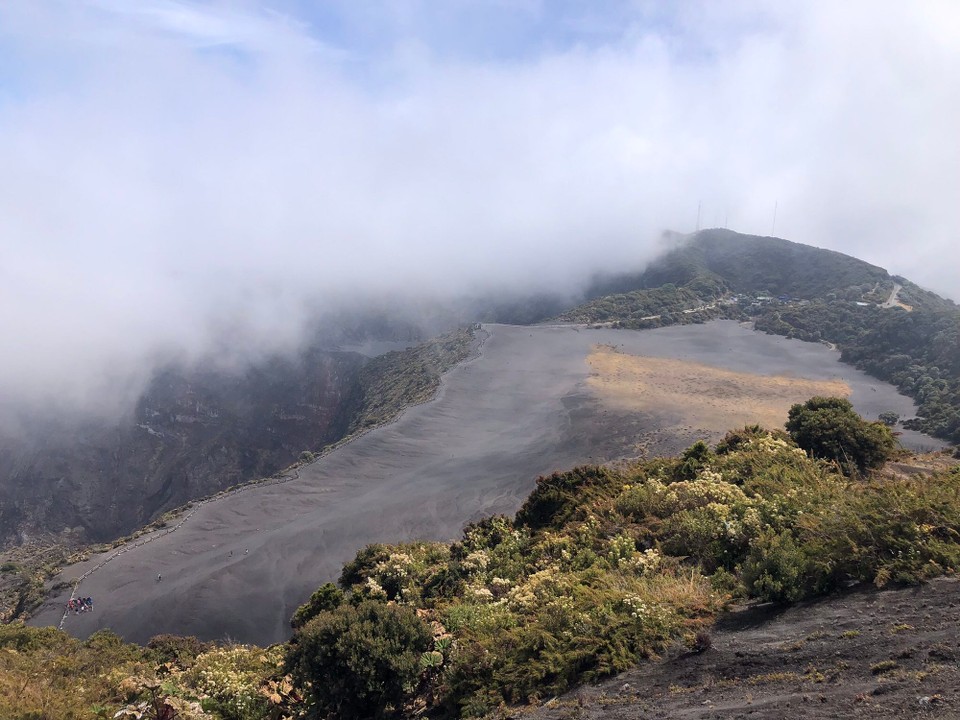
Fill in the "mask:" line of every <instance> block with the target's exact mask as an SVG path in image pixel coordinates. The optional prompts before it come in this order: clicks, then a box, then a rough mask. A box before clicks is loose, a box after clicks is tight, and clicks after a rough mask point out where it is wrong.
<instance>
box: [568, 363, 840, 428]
mask: <svg viewBox="0 0 960 720" xmlns="http://www.w3.org/2000/svg"><path fill="white" fill-rule="evenodd" d="M587 362H588V364H589V365H590V369H591V372H592V374H591V377H590V379H589V380H588V383H589V386H590V388H591V389H592V390H593V392H594V393H596V394H597V395H598V396H599V397H600V398H601V399H602V400H603V402H604V404H606V405H609V406H610V407H614V408H617V409H620V410H626V411H630V412H634V411H646V412H654V411H655V412H657V413H658V414H659V415H661V416H662V415H667V416H674V417H676V418H678V421H677V424H678V425H690V424H697V423H699V424H700V426H702V427H727V428H729V427H738V426H743V425H748V424H753V423H759V424H760V425H763V426H765V427H778V426H780V425H783V423H784V421H785V420H786V419H787V411H788V410H789V409H790V406H791V405H793V404H795V403H798V402H802V401H803V400H806V399H807V398H809V397H811V396H814V395H823V396H836V397H846V396H848V395H849V394H850V387H849V386H848V385H847V384H846V383H844V382H842V381H840V380H808V379H805V378H797V377H788V376H785V375H758V374H754V373H748V372H734V371H732V370H725V369H722V368H717V367H711V366H710V365H704V364H702V363H697V362H691V361H685V360H675V359H670V358H655V357H642V356H637V355H628V354H625V353H622V352H618V351H617V350H616V348H612V347H610V346H608V345H598V346H597V347H595V348H594V350H593V352H592V353H591V354H590V356H589V357H588V358H587Z"/></svg>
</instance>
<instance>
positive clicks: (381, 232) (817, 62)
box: [0, 0, 960, 420]
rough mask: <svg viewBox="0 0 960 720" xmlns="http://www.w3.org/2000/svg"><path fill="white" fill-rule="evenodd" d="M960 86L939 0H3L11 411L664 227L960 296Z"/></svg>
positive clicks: (217, 357) (606, 265)
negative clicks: (767, 244)
mask: <svg viewBox="0 0 960 720" xmlns="http://www.w3.org/2000/svg"><path fill="white" fill-rule="evenodd" d="M957 88H960V22H958V13H957V11H956V7H955V5H954V3H951V2H947V1H943V2H936V1H934V0H931V1H930V2H922V3H892V2H882V3H879V4H878V3H876V2H866V1H865V0H864V1H852V2H843V3H833V2H804V3H765V2H754V1H753V0H732V1H731V2H721V3H716V2H707V1H705V0H704V1H702V2H701V1H694V2H685V3H653V4H651V3H635V2H632V1H631V0H614V1H613V2H605V3H599V4H589V3H586V4H585V3H571V2H566V1H564V2H556V3H554V2H516V3H475V2H458V3H422V2H416V1H414V0H409V1H407V0H400V1H399V2H390V3H383V4H382V5H376V4H374V5H371V4H369V3H354V2H347V1H346V0H344V1H340V0H337V1H336V2H330V3H319V4H317V3H301V2H294V1H293V0H264V2H257V3H249V2H238V3H230V2H203V1H201V0H143V1H141V2H136V3H125V2H119V1H117V0H36V1H33V2H14V3H3V4H2V5H0V158H2V163H0V335H2V337H3V338H4V343H5V344H4V352H3V353H2V354H0V406H2V408H3V411H4V413H5V414H6V415H10V414H11V413H16V412H21V411H32V410H36V409H37V408H41V409H43V410H44V411H45V412H54V413H58V414H69V413H73V412H83V413H94V414H98V415H110V414H112V413H116V412H119V411H121V410H122V409H123V408H125V407H128V406H129V403H130V401H131V398H133V397H136V395H137V394H138V392H139V390H140V388H142V387H143V385H144V383H145V382H147V380H148V379H149V377H150V375H151V374H152V372H153V371H154V369H155V368H157V367H158V366H161V365H164V364H166V363H181V364H187V365H189V364H195V363H205V364H210V363H212V364H216V365H218V366H223V367H227V368H230V367H235V366H237V365H243V364H246V363H249V362H255V361H256V360H258V359H259V358H262V357H264V356H266V355H269V354H270V353H273V352H293V351H295V350H296V349H297V348H299V347H301V346H302V345H303V344H304V342H305V341H306V340H307V339H309V338H312V335H311V329H312V328H314V327H315V324H316V318H317V317H318V315H324V314H326V313H330V312H334V313H336V312H339V311H341V310H342V309H344V308H352V307H355V306H356V305H357V304H366V303H368V302H369V303H373V304H375V305H377V306H388V307H396V306H398V305H400V306H405V307H414V308H422V307H423V306H425V305H427V306H429V305H434V304H437V303H439V304H440V305H441V306H447V305H449V304H450V303H451V302H452V300H451V299H452V298H459V297H462V296H483V297H488V296H491V295H493V296H501V295H509V294H524V293H527V292H557V291H559V292H560V293H561V294H575V293H576V292H577V291H578V290H579V288H580V287H582V285H583V283H584V282H585V281H586V279H587V278H588V277H589V276H590V274H591V273H592V272H593V271H594V270H598V269H608V270H613V269H617V270H622V269H635V268H639V267H641V266H642V265H643V264H644V263H645V262H646V261H648V260H649V259H650V258H651V256H652V255H653V254H654V253H655V252H656V249H657V247H656V239H657V238H658V237H659V234H660V231H661V230H662V229H663V228H674V229H677V230H680V231H684V232H686V231H692V230H693V229H695V228H696V227H697V226H701V227H708V226H728V227H731V228H734V229H737V230H740V231H743V232H749V233H755V234H776V235H780V236H784V237H787V238H789V239H792V240H796V241H800V242H805V243H809V244H813V245H818V246H823V247H830V248H833V249H838V250H842V251H846V252H849V253H851V254H854V255H858V256H861V257H863V258H864V259H865V260H868V261H870V262H873V263H876V264H880V265H882V266H885V267H887V268H889V269H890V270H891V271H892V272H894V273H899V274H903V275H905V276H908V277H910V278H911V279H913V280H915V281H917V282H920V283H921V284H923V285H926V286H930V287H932V288H933V289H936V290H940V291H942V292H947V293H951V294H953V295H954V296H957V290H958V286H957V279H956V274H955V272H954V269H955V266H956V247H957V246H956V228H957V227H960V204H958V203H957V202H955V200H956V198H955V196H956V189H957V187H960V139H958V138H960V135H958V133H957V132H956V118H957V117H958V116H960V93H958V92H957V90H956V89H957ZM6 419H7V420H9V419H10V418H9V417H7V418H6Z"/></svg>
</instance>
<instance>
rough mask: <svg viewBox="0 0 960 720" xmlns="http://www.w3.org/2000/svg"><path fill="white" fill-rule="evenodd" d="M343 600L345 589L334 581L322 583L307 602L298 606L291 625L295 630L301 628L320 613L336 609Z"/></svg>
mask: <svg viewBox="0 0 960 720" xmlns="http://www.w3.org/2000/svg"><path fill="white" fill-rule="evenodd" d="M342 602H343V591H341V590H340V589H339V588H338V587H337V586H336V585H334V584H333V583H326V584H325V585H321V586H320V587H319V588H318V589H317V590H316V591H314V593H313V595H311V596H310V599H309V600H308V601H307V602H306V603H304V604H303V605H301V606H300V607H298V608H297V611H296V612H295V613H294V614H293V617H292V618H291V619H290V627H292V628H293V629H294V630H296V629H297V628H301V627H303V626H304V625H306V624H307V623H308V622H310V621H311V620H313V619H314V618H315V617H316V616H317V615H319V614H320V613H322V612H326V611H328V610H335V609H336V608H337V607H339V606H340V604H341V603H342Z"/></svg>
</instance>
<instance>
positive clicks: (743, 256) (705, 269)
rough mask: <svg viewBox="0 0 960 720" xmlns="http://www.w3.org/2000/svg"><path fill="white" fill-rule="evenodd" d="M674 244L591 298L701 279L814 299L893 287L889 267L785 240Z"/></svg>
mask: <svg viewBox="0 0 960 720" xmlns="http://www.w3.org/2000/svg"><path fill="white" fill-rule="evenodd" d="M670 244H671V245H673V247H672V248H670V249H668V250H667V251H666V252H665V253H664V254H663V255H661V256H660V257H659V258H657V259H656V260H654V261H653V262H651V263H650V265H649V266H647V268H646V269H645V270H644V271H643V272H642V273H635V274H624V275H620V276H613V277H607V278H598V279H597V280H596V281H595V282H594V284H593V286H592V287H591V288H590V290H589V291H588V296H589V297H590V298H596V297H601V296H603V295H611V294H618V293H624V292H629V291H633V290H644V289H651V288H657V287H660V286H662V285H665V284H667V283H672V284H674V285H678V286H683V285H687V284H689V283H691V282H693V281H694V280H697V279H700V280H701V281H704V280H706V281H711V280H712V281H715V282H716V283H718V284H720V285H722V286H723V288H724V289H725V290H726V291H728V292H731V293H765V294H768V295H772V296H774V297H777V296H780V295H790V296H791V297H796V298H808V299H809V298H815V297H821V296H824V295H826V294H827V293H830V292H836V291H837V290H840V289H846V288H849V287H852V286H874V285H876V284H877V283H880V284H881V285H882V286H885V287H886V288H887V290H889V289H890V288H892V286H893V281H892V279H891V278H890V276H889V275H888V274H887V271H886V270H884V269H883V268H879V267H877V266H875V265H870V264H869V263H866V262H864V261H863V260H858V259H857V258H854V257H850V256H849V255H844V254H843V253H838V252H834V251H832V250H823V249H821V248H815V247H810V246H809V245H802V244H800V243H795V242H790V241H789V240H783V239H781V238H775V237H759V236H756V235H742V234H740V233H737V232H733V231H732V230H723V229H712V230H702V231H700V232H698V233H696V234H694V235H690V236H677V237H676V238H675V239H673V240H672V241H670Z"/></svg>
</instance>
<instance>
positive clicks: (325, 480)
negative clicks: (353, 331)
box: [31, 321, 941, 644]
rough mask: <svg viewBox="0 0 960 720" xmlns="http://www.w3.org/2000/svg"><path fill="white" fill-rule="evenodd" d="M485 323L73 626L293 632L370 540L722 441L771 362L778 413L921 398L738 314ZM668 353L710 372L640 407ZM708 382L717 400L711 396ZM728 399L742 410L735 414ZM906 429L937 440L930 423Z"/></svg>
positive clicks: (101, 587)
mask: <svg viewBox="0 0 960 720" xmlns="http://www.w3.org/2000/svg"><path fill="white" fill-rule="evenodd" d="M485 329H486V331H487V332H489V337H488V339H487V340H486V342H485V344H484V346H483V349H482V354H481V355H480V356H479V357H478V358H476V359H474V360H471V361H469V362H466V363H463V364H462V365H460V366H458V367H456V368H454V369H453V370H452V371H450V372H449V373H448V374H447V375H446V376H445V377H444V381H443V386H442V388H441V390H440V392H439V393H438V395H437V397H436V398H435V399H434V400H432V401H430V402H429V403H426V404H424V405H420V406H418V407H414V408H411V409H409V410H408V411H407V412H406V413H405V414H404V415H403V416H402V417H401V418H400V419H399V420H398V421H397V422H395V423H393V424H391V425H388V426H386V427H383V428H380V429H378V430H375V431H373V432H370V433H368V434H367V435H364V436H363V437H361V438H359V439H357V440H356V441H354V442H352V443H350V444H348V445H346V446H344V447H342V448H340V449H338V450H336V451H334V452H332V453H330V454H329V455H327V456H326V457H324V458H322V459H320V460H319V461H317V462H315V463H313V464H311V465H308V466H306V467H304V468H302V469H301V472H300V477H299V478H298V479H294V480H291V481H289V482H285V483H282V484H264V485H261V486H256V487H253V488H249V489H246V490H244V491H243V492H239V493H236V494H233V495H229V496H226V497H223V498H220V499H217V500H215V501H213V502H210V503H206V504H203V505H201V506H199V507H198V508H197V509H196V511H195V512H194V513H193V514H192V515H191V516H190V517H189V518H188V519H187V520H186V522H184V523H183V525H182V526H181V527H179V528H178V529H177V530H176V531H175V532H172V533H169V534H166V535H163V536H159V534H155V535H154V537H153V538H152V539H151V540H150V542H145V543H144V542H143V541H144V540H146V539H150V536H145V537H143V538H141V539H140V540H138V543H142V544H138V545H137V546H136V547H128V548H127V549H126V551H125V552H122V553H121V554H117V555H116V557H114V558H113V559H112V560H110V562H108V563H106V564H105V565H103V567H101V568H100V569H98V570H96V571H95V572H93V573H91V574H90V575H89V576H88V577H86V578H85V579H84V580H83V582H82V584H81V586H80V588H79V590H78V594H79V595H82V596H91V597H93V598H94V599H95V604H96V610H95V611H94V612H92V613H86V614H83V615H80V616H73V615H70V616H68V617H67V619H66V623H65V625H64V628H65V629H66V630H68V631H70V632H71V633H74V634H77V635H80V636H86V635H88V634H90V633H92V632H94V631H95V630H97V629H100V628H104V627H110V628H112V629H114V630H115V631H117V632H118V633H120V634H121V635H122V636H124V637H125V638H127V639H128V640H132V641H138V642H143V641H146V640H147V639H148V638H149V637H151V636H153V635H155V634H158V633H164V632H171V633H178V634H184V635H197V636H199V637H201V638H207V639H217V638H224V637H229V638H231V639H232V640H234V641H240V642H255V643H258V644H269V643H273V642H277V641H280V640H283V639H285V638H286V637H287V636H289V634H290V631H289V624H288V622H289V618H290V616H291V615H292V613H293V611H294V610H295V609H296V607H297V605H299V604H301V603H302V602H304V601H305V600H306V599H307V598H308V597H309V595H310V593H311V592H312V591H313V590H314V589H316V587H317V586H318V585H320V584H322V583H323V582H326V581H329V580H334V579H335V578H336V577H337V576H338V575H339V572H340V568H341V566H342V565H343V563H344V562H345V561H347V560H349V559H351V558H352V557H353V555H354V554H355V553H356V551H357V550H358V549H359V548H360V547H362V546H364V545H366V544H368V543H371V542H400V541H404V540H411V539H453V538H455V537H457V536H458V535H459V533H460V530H461V528H462V526H463V525H464V524H465V523H466V522H469V521H471V520H476V519H478V518H480V517H483V516H485V515H489V514H492V513H513V512H514V511H515V510H516V509H517V508H518V507H519V505H520V503H521V502H522V501H523V499H524V498H525V497H526V495H527V494H528V493H529V492H530V490H531V489H532V488H533V486H534V483H535V480H536V478H537V476H538V475H542V474H545V473H549V472H552V471H554V470H560V469H566V468H569V467H572V466H574V465H577V464H582V463H585V462H603V461H606V460H610V459H615V458H618V457H623V456H633V455H636V454H638V452H646V453H648V454H670V453H675V452H676V451H678V450H680V449H682V448H683V447H686V446H687V445H689V444H690V443H691V442H693V441H694V440H696V439H698V438H704V439H710V440H716V439H718V438H719V437H720V436H722V434H723V433H724V432H725V431H726V430H727V429H729V428H730V427H731V426H732V425H731V421H732V422H733V424H737V423H739V424H740V425H742V424H743V423H744V422H746V421H748V420H749V419H750V417H751V416H750V408H751V402H752V400H751V398H749V397H744V392H745V390H744V388H749V387H750V386H751V382H750V380H749V377H750V375H757V376H776V378H775V379H776V383H775V384H776V386H777V389H776V392H775V397H774V396H770V397H764V398H761V399H759V400H758V407H759V405H763V406H764V407H765V408H766V410H767V412H769V411H770V408H771V407H774V406H775V407H781V406H782V407H783V410H782V413H783V415H782V420H781V422H783V420H785V419H786V408H787V407H789V403H790V401H791V396H790V394H789V392H788V391H789V390H790V388H791V387H792V385H793V382H794V380H797V381H798V384H797V385H796V387H795V388H793V391H794V392H806V393H807V396H809V394H811V393H809V392H807V391H808V390H809V389H810V388H811V387H820V385H818V384H817V383H822V386H823V387H825V388H829V387H836V386H837V384H838V383H839V384H840V385H843V386H845V387H847V388H848V389H849V396H850V399H851V401H852V402H853V403H854V405H855V406H856V408H857V409H858V411H860V412H861V413H862V414H864V415H865V416H867V417H871V418H875V417H876V416H877V414H878V413H879V412H883V411H885V410H891V411H893V412H897V413H899V414H900V415H903V416H910V415H912V414H913V412H914V409H913V405H912V402H911V401H910V399H909V398H906V397H904V396H902V395H899V394H898V393H897V392H896V390H895V389H894V388H893V387H891V386H889V385H886V384H883V383H881V382H879V381H877V380H875V379H873V378H870V377H868V376H866V375H864V374H863V373H861V372H859V371H857V370H855V369H853V368H850V367H849V366H846V365H842V364H841V363H840V362H839V360H838V354H837V353H836V352H834V351H831V350H829V349H828V348H826V347H824V346H820V345H815V344H811V343H801V342H798V341H793V340H787V339H784V338H781V337H774V336H768V335H762V334H759V333H755V332H752V331H751V330H750V329H749V328H746V327H742V326H740V325H738V324H737V323H735V322H730V321H722V322H713V323H708V324H706V325H687V326H675V327H668V328H661V329H657V330H645V331H624V330H588V329H582V328H581V329H578V328H573V327H517V326H504V325H491V326H485ZM604 353H605V354H606V355H605V357H606V359H607V360H609V359H610V358H609V356H610V353H616V354H617V355H618V356H622V357H623V358H625V361H631V362H632V360H631V358H630V356H634V355H636V356H642V357H643V358H647V359H654V360H651V361H649V362H648V364H647V366H644V367H643V368H642V370H643V373H645V374H643V375H642V376H641V375H631V374H630V373H629V372H626V371H624V370H623V369H622V368H619V369H617V368H614V369H610V367H608V366H609V365H611V363H609V362H599V361H597V358H598V357H600V358H601V359H602V358H603V357H604ZM657 358H672V359H677V360H683V361H686V364H678V366H679V365H683V366H684V367H687V368H688V369H689V368H695V367H698V366H709V367H708V368H707V369H708V370H710V372H709V373H706V374H707V375H709V376H710V377H712V378H713V379H712V380H710V381H709V382H708V381H706V380H704V381H703V382H708V385H707V386H704V387H702V388H697V389H696V391H695V392H694V393H692V394H690V395H689V396H687V399H685V400H684V401H683V402H682V403H674V404H673V405H670V406H669V407H666V408H665V407H664V406H662V405H657V406H653V405H651V406H644V405H643V403H642V399H643V397H644V396H645V394H644V393H648V394H649V396H650V397H662V396H677V394H678V393H679V392H680V391H681V390H683V387H679V386H676V385H671V383H674V384H676V383H680V384H681V385H688V384H689V383H688V381H686V380H684V376H683V375H682V374H681V375H680V376H678V377H665V376H664V373H663V368H662V367H660V366H663V365H664V364H663V363H659V364H658V361H655V359H657ZM616 359H618V358H614V360H616ZM621 364H622V363H621ZM613 365H617V363H613ZM666 365H667V366H668V369H669V364H666ZM651 367H652V369H651ZM658 368H659V369H658ZM745 370H746V371H747V372H746V373H745ZM605 373H606V374H609V375H610V377H604V374H605ZM658 373H659V374H658ZM591 375H592V376H593V377H592V378H591ZM614 375H615V377H614ZM667 375H670V373H667ZM598 376H599V377H598ZM637 378H641V379H642V383H646V384H638V383H641V380H638V379H637ZM608 380H609V383H607V384H606V385H604V384H603V383H604V382H606V381H608ZM598 382H599V383H600V384H599V385H598V384H597V383H598ZM629 383H633V388H634V390H636V388H637V387H639V388H640V390H639V391H637V392H634V395H636V396H637V397H635V398H634V399H633V401H632V403H626V404H625V403H623V402H620V399H621V398H620V397H619V396H618V395H617V394H616V393H617V392H618V390H617V388H619V387H623V386H624V385H625V384H629ZM765 383H766V384H769V383H770V380H769V378H768V379H763V378H760V380H758V381H757V383H756V385H757V388H758V390H757V391H758V392H760V391H761V390H762V387H764V386H765ZM771 397H773V399H771ZM637 398H639V400H637ZM697 398H703V400H704V402H707V403H712V404H710V405H709V407H708V406H707V405H702V406H701V405H700V404H698V403H699V401H698V400H697ZM718 399H721V400H724V402H725V403H726V405H730V406H735V407H736V408H737V413H738V414H736V415H729V414H728V415H724V414H723V412H720V410H718V407H720V406H719V405H717V402H719V400H718ZM802 399H806V398H805V397H797V398H795V399H793V400H792V401H793V402H796V401H799V400H802ZM777 403H779V404H777ZM744 413H746V414H745V415H744ZM904 440H905V442H909V443H911V444H913V445H914V446H917V445H920V446H924V447H929V448H933V447H939V446H940V445H941V444H940V443H938V442H937V441H935V440H932V439H930V438H926V437H924V436H919V435H909V436H905V438H904ZM115 553H116V551H113V552H111V553H108V554H105V555H100V556H96V557H94V558H91V559H90V560H88V561H87V562H85V563H80V564H78V565H75V566H72V567H69V568H67V569H66V570H65V571H64V572H63V573H62V575H61V576H60V577H59V578H58V580H71V579H73V578H77V577H79V576H81V575H83V574H84V573H86V572H87V571H89V570H90V569H91V568H93V567H96V566H97V565H100V564H101V563H103V561H104V560H105V559H106V558H108V557H110V556H112V555H114V554H115ZM158 574H160V575H161V576H162V580H160V581H158V580H157V575H158ZM69 592H70V591H69V589H68V590H67V591H66V592H65V593H64V594H61V595H60V596H58V597H55V598H52V599H51V600H50V601H49V602H48V603H47V604H46V605H45V606H44V607H43V608H41V610H40V611H39V612H38V614H37V615H36V616H35V617H34V619H33V620H32V621H31V622H32V624H37V625H47V624H58V623H59V622H60V618H61V615H62V609H63V606H64V603H65V602H66V600H67V598H68V597H69Z"/></svg>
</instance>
